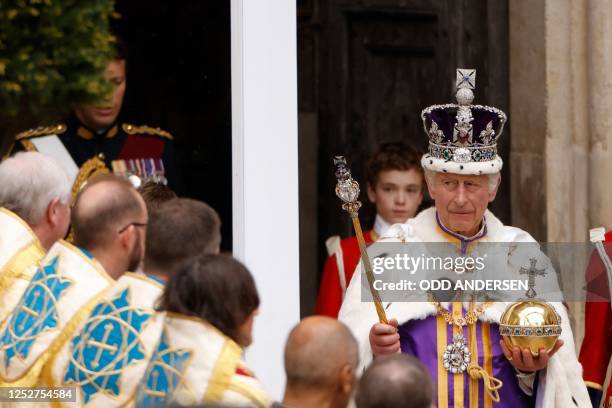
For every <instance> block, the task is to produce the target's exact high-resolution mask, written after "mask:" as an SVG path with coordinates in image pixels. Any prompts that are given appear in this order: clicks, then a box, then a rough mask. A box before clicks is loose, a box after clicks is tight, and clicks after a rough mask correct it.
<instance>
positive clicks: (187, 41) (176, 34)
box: [114, 0, 232, 250]
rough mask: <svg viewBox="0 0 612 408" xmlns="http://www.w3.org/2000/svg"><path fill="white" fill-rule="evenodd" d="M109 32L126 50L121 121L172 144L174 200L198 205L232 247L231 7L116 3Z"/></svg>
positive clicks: (191, 2)
mask: <svg viewBox="0 0 612 408" xmlns="http://www.w3.org/2000/svg"><path fill="white" fill-rule="evenodd" d="M116 10H117V12H118V13H119V14H120V15H121V18H120V19H119V20H118V21H116V22H114V30H115V31H116V32H117V34H118V35H119V36H120V37H121V38H122V39H123V41H124V42H125V43H126V46H127V48H128V82H127V91H126V96H125V100H124V107H123V109H122V117H123V119H124V120H125V121H128V122H132V123H134V124H147V125H149V126H159V127H161V128H162V129H165V130H168V131H169V132H170V133H172V135H173V136H174V139H175V147H176V149H177V156H178V160H177V163H178V166H179V170H180V173H181V176H182V183H181V184H180V185H179V187H178V190H179V191H178V193H179V194H180V195H183V196H187V197H192V198H197V199H200V200H203V201H205V202H207V203H208V204H210V205H211V206H212V207H213V208H215V209H216V210H217V211H218V212H219V214H220V216H221V219H222V222H223V226H222V235H223V242H222V248H223V249H224V250H231V243H232V217H231V215H232V213H231V211H232V158H231V65H230V64H231V62H230V56H231V51H230V4H229V1H201V0H181V1H180V2H170V1H164V0H147V1H144V0H118V1H117V4H116Z"/></svg>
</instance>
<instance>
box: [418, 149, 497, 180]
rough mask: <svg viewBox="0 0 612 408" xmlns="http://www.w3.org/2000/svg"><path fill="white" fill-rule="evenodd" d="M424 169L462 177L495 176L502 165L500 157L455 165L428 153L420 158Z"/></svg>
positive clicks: (455, 163)
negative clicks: (461, 175)
mask: <svg viewBox="0 0 612 408" xmlns="http://www.w3.org/2000/svg"><path fill="white" fill-rule="evenodd" d="M421 165H422V166H423V168H424V169H427V170H432V171H437V172H439V173H454V174H463V175H474V176H478V175H480V174H495V173H499V172H500V171H501V169H502V166H503V165H504V162H503V161H502V159H501V157H499V156H495V159H493V160H491V161H481V162H467V163H457V162H454V161H452V160H444V159H440V158H436V157H432V156H431V155H430V154H429V153H428V154H425V155H423V157H422V158H421Z"/></svg>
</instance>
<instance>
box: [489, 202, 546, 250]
mask: <svg viewBox="0 0 612 408" xmlns="http://www.w3.org/2000/svg"><path fill="white" fill-rule="evenodd" d="M485 218H486V220H487V235H488V236H489V238H490V239H491V240H493V241H496V242H536V240H535V238H533V237H532V236H531V234H529V233H528V232H527V231H525V230H522V229H520V228H518V227H513V226H511V225H504V224H503V223H502V222H501V220H500V219H499V218H497V217H496V216H495V215H493V213H492V212H491V211H489V210H487V211H486V212H485Z"/></svg>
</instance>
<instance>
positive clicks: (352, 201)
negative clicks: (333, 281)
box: [334, 156, 388, 323]
mask: <svg viewBox="0 0 612 408" xmlns="http://www.w3.org/2000/svg"><path fill="white" fill-rule="evenodd" d="M334 166H336V178H337V179H338V183H337V184H336V195H337V196H338V197H339V198H340V199H341V200H342V203H343V204H342V209H343V210H345V211H346V212H348V213H349V215H350V216H351V221H353V228H354V229H355V235H356V236H357V243H358V244H359V252H361V261H362V263H363V268H364V270H365V274H366V277H367V278H368V285H369V287H370V293H371V294H372V299H373V300H374V306H375V307H376V313H377V314H378V320H379V321H380V322H381V323H388V320H387V315H386V313H385V309H384V308H383V306H382V301H381V299H380V295H379V294H378V291H377V290H376V289H375V288H374V273H373V272H372V264H371V263H370V257H369V256H368V252H367V250H366V246H365V240H364V239H363V231H361V223H360V222H359V208H361V202H360V201H359V200H358V198H359V183H358V182H356V181H355V180H353V177H352V176H351V171H350V170H349V168H348V164H347V163H346V159H345V158H344V156H336V157H334Z"/></svg>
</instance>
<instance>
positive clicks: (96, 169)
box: [71, 156, 110, 204]
mask: <svg viewBox="0 0 612 408" xmlns="http://www.w3.org/2000/svg"><path fill="white" fill-rule="evenodd" d="M108 173H110V170H108V168H107V167H106V164H105V163H104V162H103V161H102V160H101V159H100V158H99V157H97V156H95V157H92V158H91V159H89V160H87V161H86V162H85V163H83V165H82V166H81V168H80V169H79V174H77V177H76V179H75V180H74V184H73V185H72V193H71V195H72V203H73V204H74V202H75V200H76V196H77V194H78V193H79V191H81V189H82V188H83V187H84V186H85V183H86V182H87V180H89V178H90V177H93V176H95V175H96V174H108Z"/></svg>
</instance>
